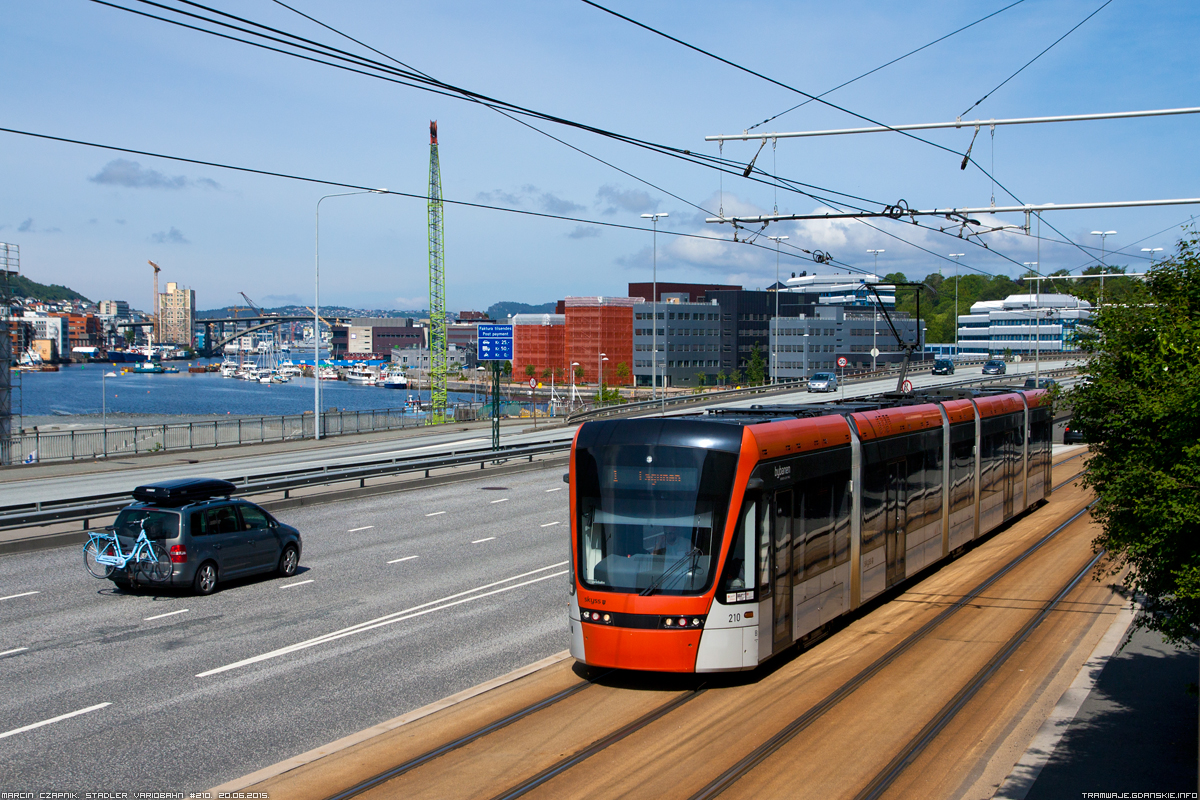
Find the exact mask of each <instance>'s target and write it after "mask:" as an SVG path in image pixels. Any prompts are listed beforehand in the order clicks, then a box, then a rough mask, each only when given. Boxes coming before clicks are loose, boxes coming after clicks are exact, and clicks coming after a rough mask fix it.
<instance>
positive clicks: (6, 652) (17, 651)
mask: <svg viewBox="0 0 1200 800" xmlns="http://www.w3.org/2000/svg"><path fill="white" fill-rule="evenodd" d="M28 649H29V648H28V647H18V648H17V649H15V650H5V651H4V652H3V653H0V656H11V655H12V654H13V653H23V652H25V651H26V650H28Z"/></svg>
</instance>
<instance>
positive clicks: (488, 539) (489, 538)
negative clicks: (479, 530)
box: [471, 536, 496, 544]
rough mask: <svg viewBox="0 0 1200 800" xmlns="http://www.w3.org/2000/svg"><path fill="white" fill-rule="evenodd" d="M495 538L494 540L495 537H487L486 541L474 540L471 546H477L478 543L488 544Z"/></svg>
mask: <svg viewBox="0 0 1200 800" xmlns="http://www.w3.org/2000/svg"><path fill="white" fill-rule="evenodd" d="M495 538H496V537H495V536H489V537H487V538H486V539H476V540H475V541H473V542H471V544H479V543H480V542H490V541H491V540H492V539H495Z"/></svg>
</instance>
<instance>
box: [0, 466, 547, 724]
mask: <svg viewBox="0 0 1200 800" xmlns="http://www.w3.org/2000/svg"><path fill="white" fill-rule="evenodd" d="M555 474H556V475H557V473H555ZM516 477H519V480H518V481H510V482H508V486H507V487H506V488H507V489H508V491H505V492H491V491H483V490H479V491H474V490H473V489H472V488H470V487H472V484H466V485H463V484H460V485H458V486H456V487H439V489H438V490H437V491H434V492H429V493H428V494H429V495H431V496H430V497H427V498H424V499H422V500H421V501H420V502H416V501H413V498H412V496H410V495H404V494H401V495H388V496H381V497H376V498H371V500H370V502H368V503H354V504H353V507H354V513H355V516H354V521H355V522H357V523H359V524H357V525H354V527H358V528H365V530H360V531H358V532H356V533H347V532H346V531H347V526H348V525H351V523H350V522H348V515H347V514H346V509H347V507H349V506H350V505H351V504H346V503H338V504H329V505H322V506H313V507H308V508H302V509H297V510H295V512H291V513H289V515H287V516H285V521H287V522H289V523H291V524H294V525H296V526H297V527H298V528H299V529H300V530H301V532H302V535H303V536H304V553H303V555H302V557H301V570H300V571H298V574H297V575H296V577H295V578H292V579H287V580H276V579H272V578H269V577H268V578H263V577H255V578H249V579H243V580H240V581H235V582H233V583H231V584H222V585H221V588H220V590H219V591H218V592H217V594H216V595H214V596H212V597H208V598H201V597H193V596H189V595H188V594H187V593H186V592H183V591H162V592H158V593H151V592H143V593H140V594H137V595H134V594H128V593H124V592H118V591H115V590H114V587H113V586H112V584H111V582H109V581H105V580H96V579H94V578H92V577H91V576H90V575H89V574H88V573H86V572H85V571H84V569H83V565H82V563H81V561H82V558H81V556H80V551H79V548H77V547H68V548H59V549H56V550H52V551H42V552H40V553H31V554H23V555H20V556H14V557H10V558H8V559H0V564H3V565H4V567H5V568H6V569H8V570H10V571H16V570H14V569H13V568H14V566H16V565H18V564H24V565H25V567H26V569H27V570H28V571H30V572H33V573H35V575H36V576H37V577H30V576H26V577H25V578H24V579H23V580H22V583H23V584H24V585H27V586H38V587H41V591H40V593H39V594H37V595H30V596H27V597H20V598H15V599H13V600H11V601H6V602H3V603H0V644H3V646H2V647H0V652H5V651H8V650H11V649H14V648H26V650H24V651H22V652H21V653H19V654H14V655H19V656H20V658H21V661H22V663H23V664H26V665H32V664H34V663H41V662H47V661H48V662H49V663H48V664H45V665H44V666H42V667H39V668H37V669H34V670H33V671H32V673H31V674H30V677H29V678H28V679H27V680H25V681H24V684H25V691H26V692H27V693H30V694H32V695H33V696H35V697H42V696H43V695H42V694H41V693H49V694H50V695H53V694H54V693H55V692H57V691H58V690H60V689H61V688H63V687H64V684H65V685H67V686H70V685H73V684H74V683H75V682H76V681H78V680H80V678H81V677H82V676H84V675H86V674H87V673H86V670H82V669H80V668H81V667H82V666H83V665H82V664H77V663H74V661H73V660H72V659H71V658H70V657H67V656H65V655H64V653H73V652H75V649H76V648H78V647H80V646H82V645H84V644H87V643H97V642H99V643H104V642H115V641H120V640H129V639H134V638H140V637H143V636H146V635H152V634H149V632H150V631H151V630H152V629H153V628H156V627H163V626H166V625H171V626H176V627H183V628H186V629H189V630H190V629H193V628H195V627H196V626H200V627H201V628H205V627H206V626H215V627H216V628H218V629H219V630H220V631H221V639H222V652H224V653H231V654H234V655H236V656H238V657H249V656H250V655H254V654H256V653H258V652H260V651H262V650H264V649H268V650H269V649H273V648H274V647H275V646H283V645H285V644H288V643H291V641H293V640H292V639H290V638H288V637H290V636H291V635H292V634H291V633H290V630H289V629H290V628H291V627H292V626H298V627H301V628H304V629H309V628H312V627H315V626H327V627H328V629H329V630H334V629H337V628H340V627H344V626H346V625H351V624H354V623H356V622H359V621H361V620H362V619H364V618H368V617H369V616H370V615H372V614H374V613H375V612H377V611H379V612H380V613H382V612H383V611H387V610H393V609H394V608H396V607H397V605H396V604H397V603H401V604H403V603H410V604H415V603H419V602H421V599H422V598H424V599H430V598H436V597H440V596H442V593H444V590H445V589H447V588H448V587H449V588H451V589H455V588H456V587H457V589H463V588H469V587H472V586H476V585H479V584H480V583H486V582H487V581H486V580H482V578H483V577H485V576H486V573H487V570H486V569H476V568H473V566H472V565H473V564H475V562H476V561H478V560H479V559H488V558H490V559H497V561H496V564H497V566H498V567H503V568H504V569H509V570H510V573H506V574H517V573H519V572H521V571H523V570H524V569H525V568H527V567H536V566H543V565H544V564H547V563H553V561H559V560H562V559H563V558H564V557H565V553H566V545H565V538H564V534H563V533H562V532H563V531H565V530H566V528H565V526H562V525H559V526H556V527H549V528H543V527H541V526H542V525H544V524H547V523H550V522H555V521H559V522H561V521H564V520H565V519H566V517H565V508H564V507H565V504H566V501H565V499H555V498H563V497H564V496H565V492H562V491H558V489H559V487H561V486H562V484H561V482H558V483H557V485H555V482H553V480H551V479H549V478H548V476H547V475H546V474H544V473H524V474H522V475H520V476H516ZM464 487H468V488H464ZM547 489H549V490H550V491H547ZM496 494H503V495H505V499H506V502H504V503H499V504H495V505H493V504H492V503H490V502H486V501H485V503H486V506H485V507H486V509H487V510H486V511H485V510H484V508H485V507H474V506H475V504H476V503H477V497H476V495H483V496H487V497H492V499H500V498H496V497H494V495H496ZM401 498H408V500H409V502H404V503H403V505H398V501H399V500H400V499H401ZM423 503H429V504H430V506H437V507H439V508H443V509H447V513H445V514H440V515H438V516H435V517H425V516H424V515H423V514H422V512H421V508H423V507H424V505H423ZM393 505H398V507H397V508H393V507H392V506H393ZM501 509H503V510H501ZM556 534H557V536H556ZM493 537H494V538H493ZM480 539H489V541H486V542H481V543H479V544H472V542H473V541H477V540H480ZM411 556H417V558H415V559H410V560H409V561H400V559H405V558H410V557H411ZM547 559H549V560H547ZM389 561H394V562H396V563H390V564H389V563H388V562H389ZM481 563H482V562H481ZM477 578H479V580H476V579H477ZM310 581H311V583H308V582H310ZM473 581H474V582H473ZM317 598H321V599H320V600H318V599H317ZM242 604H246V606H247V607H248V608H251V609H254V611H253V612H251V613H244V612H243V609H242V608H241V605H242ZM400 607H405V606H403V605H402V606H400ZM184 608H186V609H188V611H187V612H186V613H181V614H178V615H175V612H178V611H180V610H181V609H184ZM164 614H172V615H173V616H171V617H163V616H161V615H164ZM150 617H157V618H158V620H148V619H147V618H150ZM159 620H161V621H159ZM151 623H153V624H151ZM127 646H128V644H127V645H126V647H127ZM176 646H179V647H183V648H184V649H187V646H186V643H180V644H178V645H176ZM144 655H145V654H144V653H142V652H141V650H140V649H139V648H136V647H135V648H134V649H133V651H132V652H130V653H129V654H128V659H131V660H132V663H131V665H130V666H131V668H136V662H137V659H138V658H140V657H142V656H144ZM5 658H7V657H5ZM230 660H234V659H230ZM196 671H199V670H196ZM0 707H3V701H0Z"/></svg>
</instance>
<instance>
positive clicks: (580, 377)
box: [575, 366, 583, 381]
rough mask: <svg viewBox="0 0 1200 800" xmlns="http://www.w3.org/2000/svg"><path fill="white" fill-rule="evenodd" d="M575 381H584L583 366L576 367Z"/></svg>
mask: <svg viewBox="0 0 1200 800" xmlns="http://www.w3.org/2000/svg"><path fill="white" fill-rule="evenodd" d="M575 380H577V381H581V380H583V367H582V366H578V367H575Z"/></svg>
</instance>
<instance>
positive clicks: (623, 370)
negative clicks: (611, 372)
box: [617, 361, 629, 385]
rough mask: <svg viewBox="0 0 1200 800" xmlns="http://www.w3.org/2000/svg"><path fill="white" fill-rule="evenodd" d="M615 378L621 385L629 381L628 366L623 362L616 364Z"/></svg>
mask: <svg viewBox="0 0 1200 800" xmlns="http://www.w3.org/2000/svg"><path fill="white" fill-rule="evenodd" d="M617 378H618V379H619V382H620V383H621V384H622V385H624V384H625V383H626V382H627V381H628V380H629V364H627V363H625V362H624V361H620V362H618V363H617Z"/></svg>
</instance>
